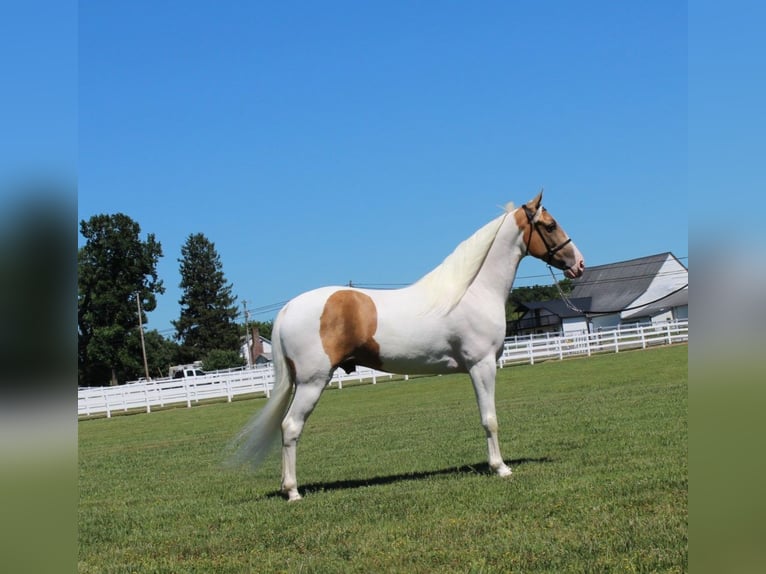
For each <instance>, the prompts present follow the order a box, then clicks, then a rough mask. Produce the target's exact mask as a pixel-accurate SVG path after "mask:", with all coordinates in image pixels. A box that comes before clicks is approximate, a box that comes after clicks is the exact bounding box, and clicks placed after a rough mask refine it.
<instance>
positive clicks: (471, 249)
mask: <svg viewBox="0 0 766 574" xmlns="http://www.w3.org/2000/svg"><path fill="white" fill-rule="evenodd" d="M513 209H514V207H513V203H508V204H507V205H506V206H505V213H503V214H502V215H500V216H499V217H497V218H495V219H493V220H492V221H490V222H489V223H487V224H486V225H485V226H484V227H482V228H481V229H479V230H478V231H477V232H476V233H474V234H473V235H471V237H469V238H468V239H466V240H465V241H463V242H462V243H460V245H458V246H457V247H456V248H455V250H454V251H453V252H452V253H450V254H449V255H448V256H447V257H446V258H445V259H444V261H442V263H441V264H440V265H439V266H438V267H436V268H435V269H433V270H432V271H431V272H429V273H428V274H426V275H424V276H423V277H422V278H421V279H420V280H419V281H417V283H415V287H419V288H421V289H422V291H423V293H424V294H425V296H426V298H427V303H426V307H425V312H426V313H433V312H441V313H448V312H449V311H451V310H452V309H453V308H454V307H455V306H456V305H457V304H458V303H460V300H461V299H462V298H463V295H465V292H466V291H467V290H468V287H470V286H471V283H473V280H474V279H475V278H476V275H478V274H479V270H480V269H481V266H482V265H483V264H484V260H485V259H486V258H487V253H489V249H490V248H491V247H492V243H494V241H495V237H496V236H497V233H498V231H499V230H500V226H501V225H502V224H503V221H504V220H505V218H506V216H507V215H508V214H509V213H510V212H511V211H513Z"/></svg>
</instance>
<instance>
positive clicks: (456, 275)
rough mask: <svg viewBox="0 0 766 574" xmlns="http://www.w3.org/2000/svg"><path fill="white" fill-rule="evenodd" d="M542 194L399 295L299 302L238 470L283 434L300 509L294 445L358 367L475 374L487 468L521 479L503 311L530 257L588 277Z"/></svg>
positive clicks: (278, 333) (349, 291) (278, 337)
mask: <svg viewBox="0 0 766 574" xmlns="http://www.w3.org/2000/svg"><path fill="white" fill-rule="evenodd" d="M542 196H543V192H542V191H540V193H539V194H538V195H537V196H536V197H535V198H534V199H532V200H530V201H529V202H527V203H526V204H524V205H522V206H521V207H519V208H517V209H514V206H513V204H512V203H509V204H508V205H507V206H506V207H505V209H504V212H503V213H502V214H501V215H500V216H498V217H496V218H495V219H493V220H492V221H490V222H489V223H487V224H486V225H484V226H483V227H482V228H481V229H479V230H478V231H476V232H475V233H474V234H473V235H472V236H471V237H469V238H468V239H466V240H465V241H463V242H462V243H461V244H460V245H459V246H458V247H457V248H456V249H455V250H454V251H453V252H452V253H451V254H450V255H449V256H447V258H446V259H444V261H443V262H442V263H441V264H440V265H439V266H438V267H436V268H435V269H433V270H432V271H431V272H430V273H428V274H426V275H425V276H423V277H422V278H421V279H420V280H418V281H417V282H415V283H413V284H411V285H409V286H407V287H403V288H401V289H390V290H376V289H359V288H354V287H324V288H319V289H315V290H312V291H307V292H305V293H303V294H301V295H298V296H297V297H295V298H294V299H292V300H290V301H289V302H288V303H287V304H286V305H285V306H284V307H283V308H282V309H281V311H280V312H279V314H278V315H277V317H276V319H275V322H274V327H273V332H272V353H273V357H272V358H273V363H274V373H275V383H274V388H273V390H272V392H271V395H270V398H269V400H268V401H267V403H266V405H265V406H264V407H263V409H261V411H260V412H259V413H257V414H256V415H255V416H254V417H253V418H252V419H251V420H250V422H249V423H248V424H247V425H246V426H245V427H244V428H243V429H242V431H241V432H240V433H239V434H238V435H237V436H236V437H235V439H234V441H233V443H232V444H233V445H234V447H235V452H234V453H233V455H232V456H231V457H230V459H229V462H232V463H234V464H242V463H247V464H250V465H252V466H256V465H257V464H258V463H259V462H261V460H262V459H263V458H264V457H265V455H266V454H267V453H268V451H269V449H270V447H271V445H272V444H274V442H275V441H276V438H277V435H278V433H279V431H280V430H281V433H282V484H281V492H282V493H283V495H284V496H286V498H287V499H288V500H289V501H295V500H300V499H301V495H300V493H299V492H298V482H297V478H296V470H295V466H296V445H297V442H298V439H299V438H300V436H301V433H302V431H303V428H304V425H305V423H306V420H307V419H308V417H309V415H311V412H312V411H313V410H314V407H315V406H316V404H317V401H318V400H319V397H320V395H321V394H322V391H323V390H324V388H325V387H326V386H327V384H328V382H329V381H330V379H331V377H332V374H333V372H334V371H335V369H337V368H341V369H343V370H345V371H346V372H347V373H350V372H352V371H354V369H355V368H356V366H357V365H361V366H365V367H370V368H373V369H377V370H381V371H386V372H391V373H406V374H448V373H468V375H469V376H470V378H471V381H472V383H473V388H474V391H475V394H476V400H477V403H478V406H479V414H480V417H481V425H482V427H483V428H484V430H485V432H486V437H487V448H488V451H489V467H490V469H491V470H492V471H494V472H495V473H496V474H497V475H499V476H502V477H506V476H510V475H511V469H510V468H509V467H508V465H506V463H505V462H504V460H503V457H502V455H501V454H500V445H499V442H498V421H497V415H496V412H495V375H496V370H497V360H498V358H499V356H500V354H501V352H502V348H503V341H504V338H505V329H506V323H505V303H506V300H507V298H508V295H509V293H510V291H511V286H512V285H513V280H514V278H515V275H516V269H517V267H518V265H519V262H520V261H521V259H522V258H523V257H524V256H526V255H532V256H534V257H537V258H538V259H541V260H542V261H544V262H546V263H547V264H549V265H551V266H553V267H556V268H558V269H560V270H562V271H563V272H564V275H565V276H566V277H569V278H575V277H579V276H581V275H582V273H583V270H584V269H585V262H584V260H583V256H582V255H581V253H580V251H579V250H578V249H577V247H576V246H575V244H574V243H573V242H572V240H571V239H570V237H569V236H568V235H567V234H566V232H565V231H564V230H563V229H562V228H561V226H559V224H558V223H557V222H556V220H555V219H554V218H553V216H552V215H551V214H550V213H549V212H548V211H547V210H546V209H545V208H544V207H543V206H542Z"/></svg>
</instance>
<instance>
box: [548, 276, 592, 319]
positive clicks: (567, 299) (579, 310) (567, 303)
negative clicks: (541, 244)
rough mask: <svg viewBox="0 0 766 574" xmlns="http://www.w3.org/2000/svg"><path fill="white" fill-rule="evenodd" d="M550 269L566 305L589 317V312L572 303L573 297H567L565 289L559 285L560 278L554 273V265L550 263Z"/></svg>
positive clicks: (554, 282)
mask: <svg viewBox="0 0 766 574" xmlns="http://www.w3.org/2000/svg"><path fill="white" fill-rule="evenodd" d="M548 271H550V273H551V277H553V284H554V285H555V286H556V289H558V292H559V295H560V296H561V300H562V301H563V302H564V305H566V306H567V307H569V309H571V310H572V311H574V312H575V313H582V314H583V315H585V316H586V317H587V316H588V313H587V312H585V311H583V310H582V309H580V308H579V307H578V306H577V305H575V304H574V303H572V301H571V299H569V297H567V296H566V295H565V294H564V290H563V289H562V288H561V285H559V281H558V279H556V275H554V273H553V267H551V266H550V265H548Z"/></svg>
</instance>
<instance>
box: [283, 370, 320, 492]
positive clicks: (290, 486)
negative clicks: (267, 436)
mask: <svg viewBox="0 0 766 574" xmlns="http://www.w3.org/2000/svg"><path fill="white" fill-rule="evenodd" d="M328 380H329V379H328V377H327V376H326V375H321V376H315V377H314V378H312V379H310V380H308V381H306V382H304V383H300V382H298V383H296V385H295V396H294V397H293V402H292V404H291V405H290V409H289V410H288V411H287V414H286V415H285V418H284V419H282V492H283V493H284V494H285V495H286V496H287V499H288V500H300V499H301V495H300V494H299V493H298V480H297V478H296V475H295V450H296V445H297V444H298V439H299V438H300V436H301V432H303V425H304V424H306V419H308V417H309V415H310V414H311V412H312V411H313V410H314V407H315V406H316V404H317V401H318V400H319V397H320V395H321V394H322V391H323V390H324V388H325V385H326V384H327V381H328Z"/></svg>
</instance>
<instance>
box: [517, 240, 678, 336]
mask: <svg viewBox="0 0 766 574" xmlns="http://www.w3.org/2000/svg"><path fill="white" fill-rule="evenodd" d="M572 286H573V289H572V293H571V294H570V295H569V297H568V298H567V299H566V300H562V299H556V300H552V301H534V302H529V303H525V304H523V305H520V306H519V310H521V311H524V315H522V317H521V319H519V320H518V321H514V322H511V323H509V329H508V330H509V334H530V333H544V332H546V331H562V332H565V333H568V332H569V333H574V332H583V331H585V332H595V331H599V330H603V329H614V328H617V327H620V326H623V325H632V324H637V323H642V324H651V323H662V322H666V321H672V320H679V319H688V318H689V270H688V269H687V268H686V267H684V265H683V264H682V263H681V262H680V261H679V260H678V259H677V258H676V257H675V256H674V255H673V254H672V253H670V252H667V253H660V254H657V255H650V256H648V257H640V258H638V259H631V260H629V261H620V262H618V263H610V264H607V265H598V266H595V267H586V268H585V272H584V273H583V275H582V277H579V278H577V279H573V280H572Z"/></svg>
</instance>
